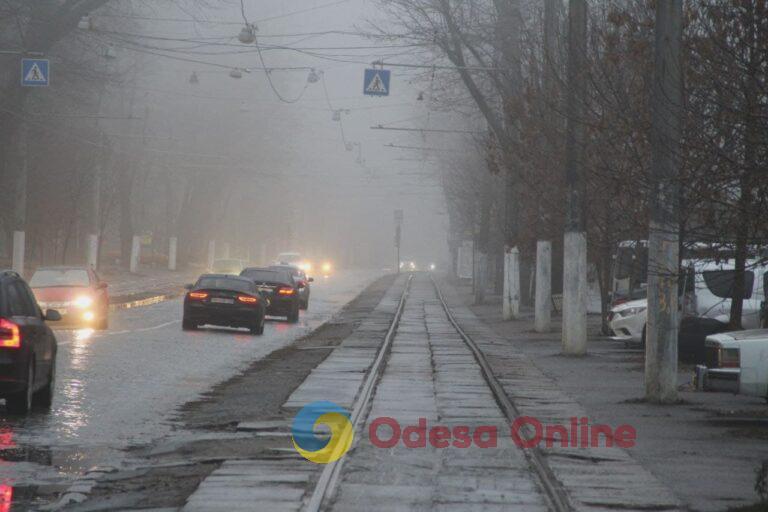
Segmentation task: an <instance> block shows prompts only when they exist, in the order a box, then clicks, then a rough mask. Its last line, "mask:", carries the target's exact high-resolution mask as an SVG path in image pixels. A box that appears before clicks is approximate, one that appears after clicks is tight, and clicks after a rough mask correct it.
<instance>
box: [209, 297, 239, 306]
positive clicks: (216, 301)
mask: <svg viewBox="0 0 768 512" xmlns="http://www.w3.org/2000/svg"><path fill="white" fill-rule="evenodd" d="M211 302H213V303H214V304H234V303H235V299H221V298H219V297H213V298H212V299H211Z"/></svg>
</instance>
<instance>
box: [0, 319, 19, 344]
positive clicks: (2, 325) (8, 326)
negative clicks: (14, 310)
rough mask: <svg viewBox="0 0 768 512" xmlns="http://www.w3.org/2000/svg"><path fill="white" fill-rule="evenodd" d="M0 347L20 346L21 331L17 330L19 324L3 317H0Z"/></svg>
mask: <svg viewBox="0 0 768 512" xmlns="http://www.w3.org/2000/svg"><path fill="white" fill-rule="evenodd" d="M0 347H2V348H19V347H21V331H19V326H18V325H16V324H15V323H13V322H11V321H10V320H6V319H5V318H0Z"/></svg>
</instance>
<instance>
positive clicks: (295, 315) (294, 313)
mask: <svg viewBox="0 0 768 512" xmlns="http://www.w3.org/2000/svg"><path fill="white" fill-rule="evenodd" d="M298 321H299V303H298V302H297V303H296V305H294V306H293V309H291V312H290V313H289V314H288V322H290V323H292V324H295V323H296V322H298Z"/></svg>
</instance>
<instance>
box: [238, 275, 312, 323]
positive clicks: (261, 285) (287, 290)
mask: <svg viewBox="0 0 768 512" xmlns="http://www.w3.org/2000/svg"><path fill="white" fill-rule="evenodd" d="M240 275H241V276H242V277H245V278H248V279H250V280H251V281H252V282H253V283H255V284H256V287H257V288H258V289H259V291H261V292H262V293H263V294H264V295H265V297H267V298H268V299H269V306H268V307H267V314H268V315H271V316H284V317H286V318H287V319H288V321H289V322H290V323H296V322H298V321H299V309H300V308H301V294H300V291H301V286H302V285H301V283H300V282H297V281H295V280H294V279H293V277H292V276H291V274H290V273H289V272H288V271H286V270H277V269H275V270H273V269H269V268H247V269H245V270H243V271H242V272H241V273H240Z"/></svg>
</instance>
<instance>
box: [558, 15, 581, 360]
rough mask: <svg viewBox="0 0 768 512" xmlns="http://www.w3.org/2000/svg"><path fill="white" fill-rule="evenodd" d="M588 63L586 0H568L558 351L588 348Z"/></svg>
mask: <svg viewBox="0 0 768 512" xmlns="http://www.w3.org/2000/svg"><path fill="white" fill-rule="evenodd" d="M586 68H587V1H586V0H570V2H569V8H568V85H567V90H568V93H567V105H566V114H567V117H568V119H567V123H568V128H567V139H566V148H565V158H566V162H565V182H566V186H567V189H568V205H567V212H566V221H565V237H564V241H563V253H564V255H565V257H564V262H563V333H562V342H563V348H562V352H563V354H566V355H575V356H581V355H584V354H586V353H587V233H586V214H585V206H586V201H585V200H586V197H585V196H586V190H587V189H586V180H585V176H584V174H585V173H584V154H585V151H584V148H585V145H586V131H585V129H584V112H585V108H584V104H585V101H586V76H585V72H586Z"/></svg>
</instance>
